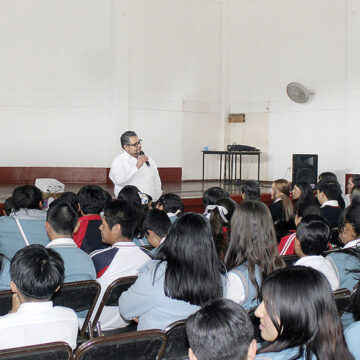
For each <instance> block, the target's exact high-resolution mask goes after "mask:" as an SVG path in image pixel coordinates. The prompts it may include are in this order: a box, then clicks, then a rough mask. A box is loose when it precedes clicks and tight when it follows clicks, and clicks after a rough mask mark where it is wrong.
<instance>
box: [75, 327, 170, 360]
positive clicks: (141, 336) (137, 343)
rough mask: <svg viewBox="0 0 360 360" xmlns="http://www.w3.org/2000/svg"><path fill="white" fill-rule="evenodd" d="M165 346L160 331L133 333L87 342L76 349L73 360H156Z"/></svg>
mask: <svg viewBox="0 0 360 360" xmlns="http://www.w3.org/2000/svg"><path fill="white" fill-rule="evenodd" d="M165 345H166V336H165V334H164V333H163V332H162V331H160V330H144V331H137V332H136V331H134V332H129V333H125V334H116V335H110V336H104V337H99V338H95V339H92V340H88V341H86V342H85V343H83V344H82V345H81V346H80V347H78V348H77V349H76V351H75V355H74V360H104V359H106V360H119V359H121V360H155V359H156V360H157V359H160V357H161V354H162V352H163V351H164V348H165Z"/></svg>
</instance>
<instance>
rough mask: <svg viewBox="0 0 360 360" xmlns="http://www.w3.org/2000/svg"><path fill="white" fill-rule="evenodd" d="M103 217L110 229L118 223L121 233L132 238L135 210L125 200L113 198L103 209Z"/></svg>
mask: <svg viewBox="0 0 360 360" xmlns="http://www.w3.org/2000/svg"><path fill="white" fill-rule="evenodd" d="M104 218H105V221H106V223H107V224H108V225H109V228H110V229H112V228H113V226H114V225H116V224H120V226H121V233H122V235H123V236H124V237H126V238H128V239H130V240H132V238H133V236H134V230H135V226H136V212H135V210H134V209H133V208H132V207H131V206H130V205H129V204H128V203H127V202H126V201H123V200H115V201H112V202H111V203H110V204H108V205H107V207H106V208H105V210H104Z"/></svg>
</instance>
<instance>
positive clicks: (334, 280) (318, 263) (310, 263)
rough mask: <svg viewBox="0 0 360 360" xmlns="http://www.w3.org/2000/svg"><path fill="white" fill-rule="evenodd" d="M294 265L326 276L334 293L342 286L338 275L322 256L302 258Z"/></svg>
mask: <svg viewBox="0 0 360 360" xmlns="http://www.w3.org/2000/svg"><path fill="white" fill-rule="evenodd" d="M294 265H302V266H307V267H311V268H313V269H315V270H318V271H320V272H321V273H323V274H324V275H325V276H326V278H327V279H328V281H329V283H330V285H331V290H332V291H335V290H336V289H338V288H339V286H340V283H339V279H338V277H337V276H336V273H335V271H334V269H333V267H332V266H331V265H330V263H329V262H328V261H327V260H326V259H325V258H324V257H323V256H321V255H309V256H304V257H302V258H300V259H299V260H297V261H296V262H295V264H294Z"/></svg>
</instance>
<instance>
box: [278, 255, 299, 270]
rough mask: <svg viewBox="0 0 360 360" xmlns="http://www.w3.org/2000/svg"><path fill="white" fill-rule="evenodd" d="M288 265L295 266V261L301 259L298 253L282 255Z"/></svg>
mask: <svg viewBox="0 0 360 360" xmlns="http://www.w3.org/2000/svg"><path fill="white" fill-rule="evenodd" d="M281 258H282V259H283V261H284V263H285V265H286V267H289V266H293V265H294V263H295V262H296V261H297V260H299V257H298V256H297V255H281Z"/></svg>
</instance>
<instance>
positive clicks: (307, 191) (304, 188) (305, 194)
mask: <svg viewBox="0 0 360 360" xmlns="http://www.w3.org/2000/svg"><path fill="white" fill-rule="evenodd" d="M295 185H296V186H297V187H298V188H299V189H300V191H301V195H300V197H299V199H298V200H297V203H302V202H306V201H314V193H313V189H312V187H311V185H310V184H309V183H308V182H307V181H298V182H296V183H295Z"/></svg>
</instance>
